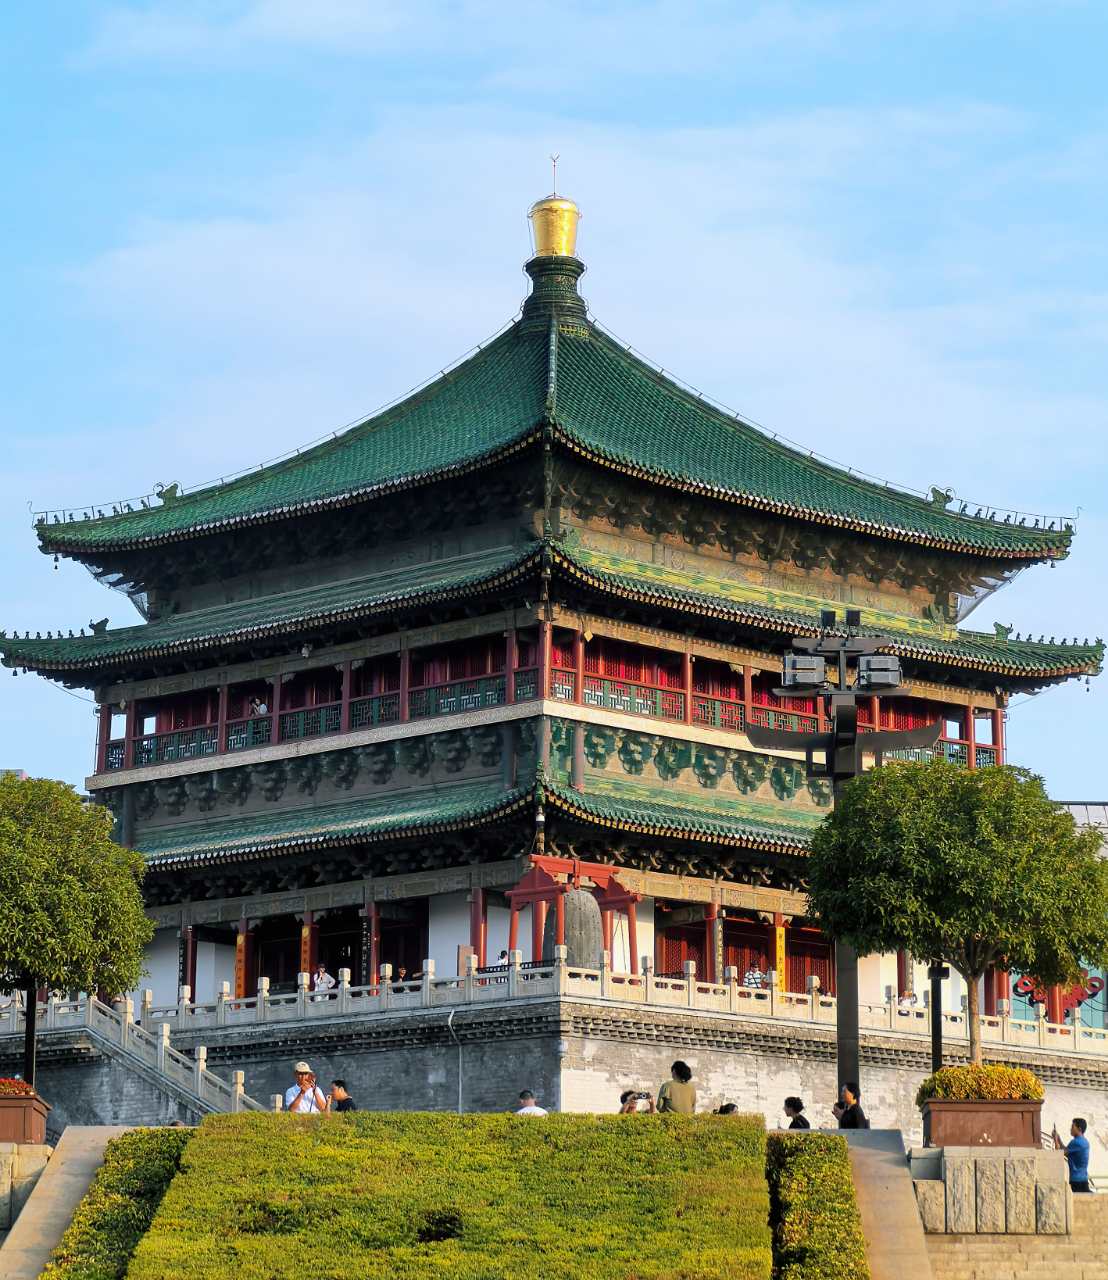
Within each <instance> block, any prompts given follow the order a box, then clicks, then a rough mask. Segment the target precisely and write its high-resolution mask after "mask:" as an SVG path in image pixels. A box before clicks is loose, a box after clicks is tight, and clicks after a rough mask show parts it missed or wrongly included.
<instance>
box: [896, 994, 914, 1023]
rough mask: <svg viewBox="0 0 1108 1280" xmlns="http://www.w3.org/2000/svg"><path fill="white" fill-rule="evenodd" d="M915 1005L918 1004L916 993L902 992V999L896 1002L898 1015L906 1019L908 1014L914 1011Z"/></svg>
mask: <svg viewBox="0 0 1108 1280" xmlns="http://www.w3.org/2000/svg"><path fill="white" fill-rule="evenodd" d="M915 1003H916V996H915V992H913V991H902V992H901V993H900V998H899V1000H897V1002H896V1011H897V1013H898V1014H900V1015H901V1016H902V1017H905V1018H906V1017H907V1016H908V1014H909V1013H910V1012H911V1011H912V1006H913V1005H914V1004H915Z"/></svg>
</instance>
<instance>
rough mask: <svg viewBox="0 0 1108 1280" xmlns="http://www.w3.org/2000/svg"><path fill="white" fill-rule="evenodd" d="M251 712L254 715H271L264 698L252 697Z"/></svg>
mask: <svg viewBox="0 0 1108 1280" xmlns="http://www.w3.org/2000/svg"><path fill="white" fill-rule="evenodd" d="M250 714H251V715H252V716H267V715H269V707H268V706H267V705H266V703H265V700H264V699H263V698H251V699H250Z"/></svg>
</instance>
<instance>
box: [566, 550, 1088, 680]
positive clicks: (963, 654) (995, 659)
mask: <svg viewBox="0 0 1108 1280" xmlns="http://www.w3.org/2000/svg"><path fill="white" fill-rule="evenodd" d="M554 564H555V567H556V568H560V569H562V570H563V571H564V572H566V573H569V574H571V575H572V576H575V577H576V578H577V579H578V580H580V581H583V582H585V583H587V584H589V585H591V586H593V587H594V588H596V589H597V590H600V591H606V592H614V593H615V594H617V595H622V596H624V597H629V598H632V599H634V600H636V601H638V602H640V603H642V604H648V605H649V604H655V605H668V606H670V607H674V608H677V609H680V610H682V611H684V612H689V613H707V614H711V615H713V616H715V617H720V618H730V619H734V620H735V621H736V622H742V623H745V624H746V625H748V626H754V627H760V628H765V629H766V630H770V631H778V632H786V633H789V634H792V633H794V632H795V633H797V634H801V635H815V634H816V633H817V632H818V630H819V610H820V607H821V606H822V605H825V604H827V603H828V602H827V601H820V600H819V599H817V598H814V597H813V598H811V599H808V598H806V597H803V596H799V595H796V594H794V593H792V592H784V591H773V590H769V589H765V588H760V587H757V586H754V585H752V584H750V583H746V582H739V581H736V580H733V579H725V578H716V577H709V576H707V575H705V574H698V573H688V572H683V571H680V570H677V569H671V568H669V567H667V566H665V565H655V564H645V563H644V562H642V561H640V560H631V559H627V558H625V557H623V556H617V555H612V554H609V553H606V552H600V551H594V550H592V549H590V548H586V547H582V546H577V545H573V544H572V543H569V542H568V541H567V543H566V545H564V546H563V547H562V548H560V549H558V550H555V552H554ZM862 618H863V623H864V625H863V627H862V633H863V634H871V635H880V634H889V635H891V636H893V637H894V638H895V641H896V643H895V644H894V645H893V651H894V652H896V653H899V654H901V655H902V656H904V657H909V658H917V659H920V660H922V661H930V662H941V663H944V664H948V665H951V666H957V667H963V668H966V667H968V668H972V669H975V670H985V671H995V672H997V673H998V674H1002V675H1009V676H1023V677H1028V678H1038V677H1043V678H1049V679H1055V678H1061V677H1063V676H1067V675H1078V674H1085V673H1089V674H1095V673H1096V672H1098V671H1099V670H1100V667H1101V664H1102V662H1103V659H1104V645H1103V644H1102V643H1101V642H1100V641H1097V642H1096V643H1095V644H1089V643H1083V644H1078V643H1073V644H1054V643H1039V642H1037V641H1033V640H1021V639H1015V638H1013V637H1005V636H1002V635H1000V634H999V633H997V632H996V631H995V630H994V631H993V632H991V633H988V632H983V631H959V630H956V629H955V628H953V627H948V626H944V625H942V624H939V623H928V622H926V621H924V620H923V619H913V618H908V617H905V616H902V615H900V614H895V613H886V612H882V611H879V610H868V609H867V610H865V611H864V612H863V614H862Z"/></svg>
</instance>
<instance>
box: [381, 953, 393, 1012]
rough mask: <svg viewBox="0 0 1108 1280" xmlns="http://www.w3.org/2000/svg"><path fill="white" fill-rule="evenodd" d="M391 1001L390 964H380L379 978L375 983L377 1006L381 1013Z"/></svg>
mask: <svg viewBox="0 0 1108 1280" xmlns="http://www.w3.org/2000/svg"><path fill="white" fill-rule="evenodd" d="M391 1003H392V965H391V964H383V965H382V966H381V980H380V982H378V984H377V1007H378V1008H379V1009H380V1010H381V1012H382V1013H383V1012H384V1011H385V1010H386V1009H387V1008H388V1007H389V1005H390V1004H391Z"/></svg>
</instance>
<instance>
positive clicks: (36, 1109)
mask: <svg viewBox="0 0 1108 1280" xmlns="http://www.w3.org/2000/svg"><path fill="white" fill-rule="evenodd" d="M49 1110H50V1106H49V1104H48V1103H47V1102H44V1101H43V1099H42V1098H40V1097H39V1096H38V1094H37V1093H36V1092H35V1090H34V1086H33V1085H29V1084H28V1083H27V1081H26V1080H10V1079H7V1078H5V1077H3V1076H0V1142H33V1143H37V1144H39V1145H41V1144H42V1143H44V1142H45V1141H46V1113H47V1112H48V1111H49Z"/></svg>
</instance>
